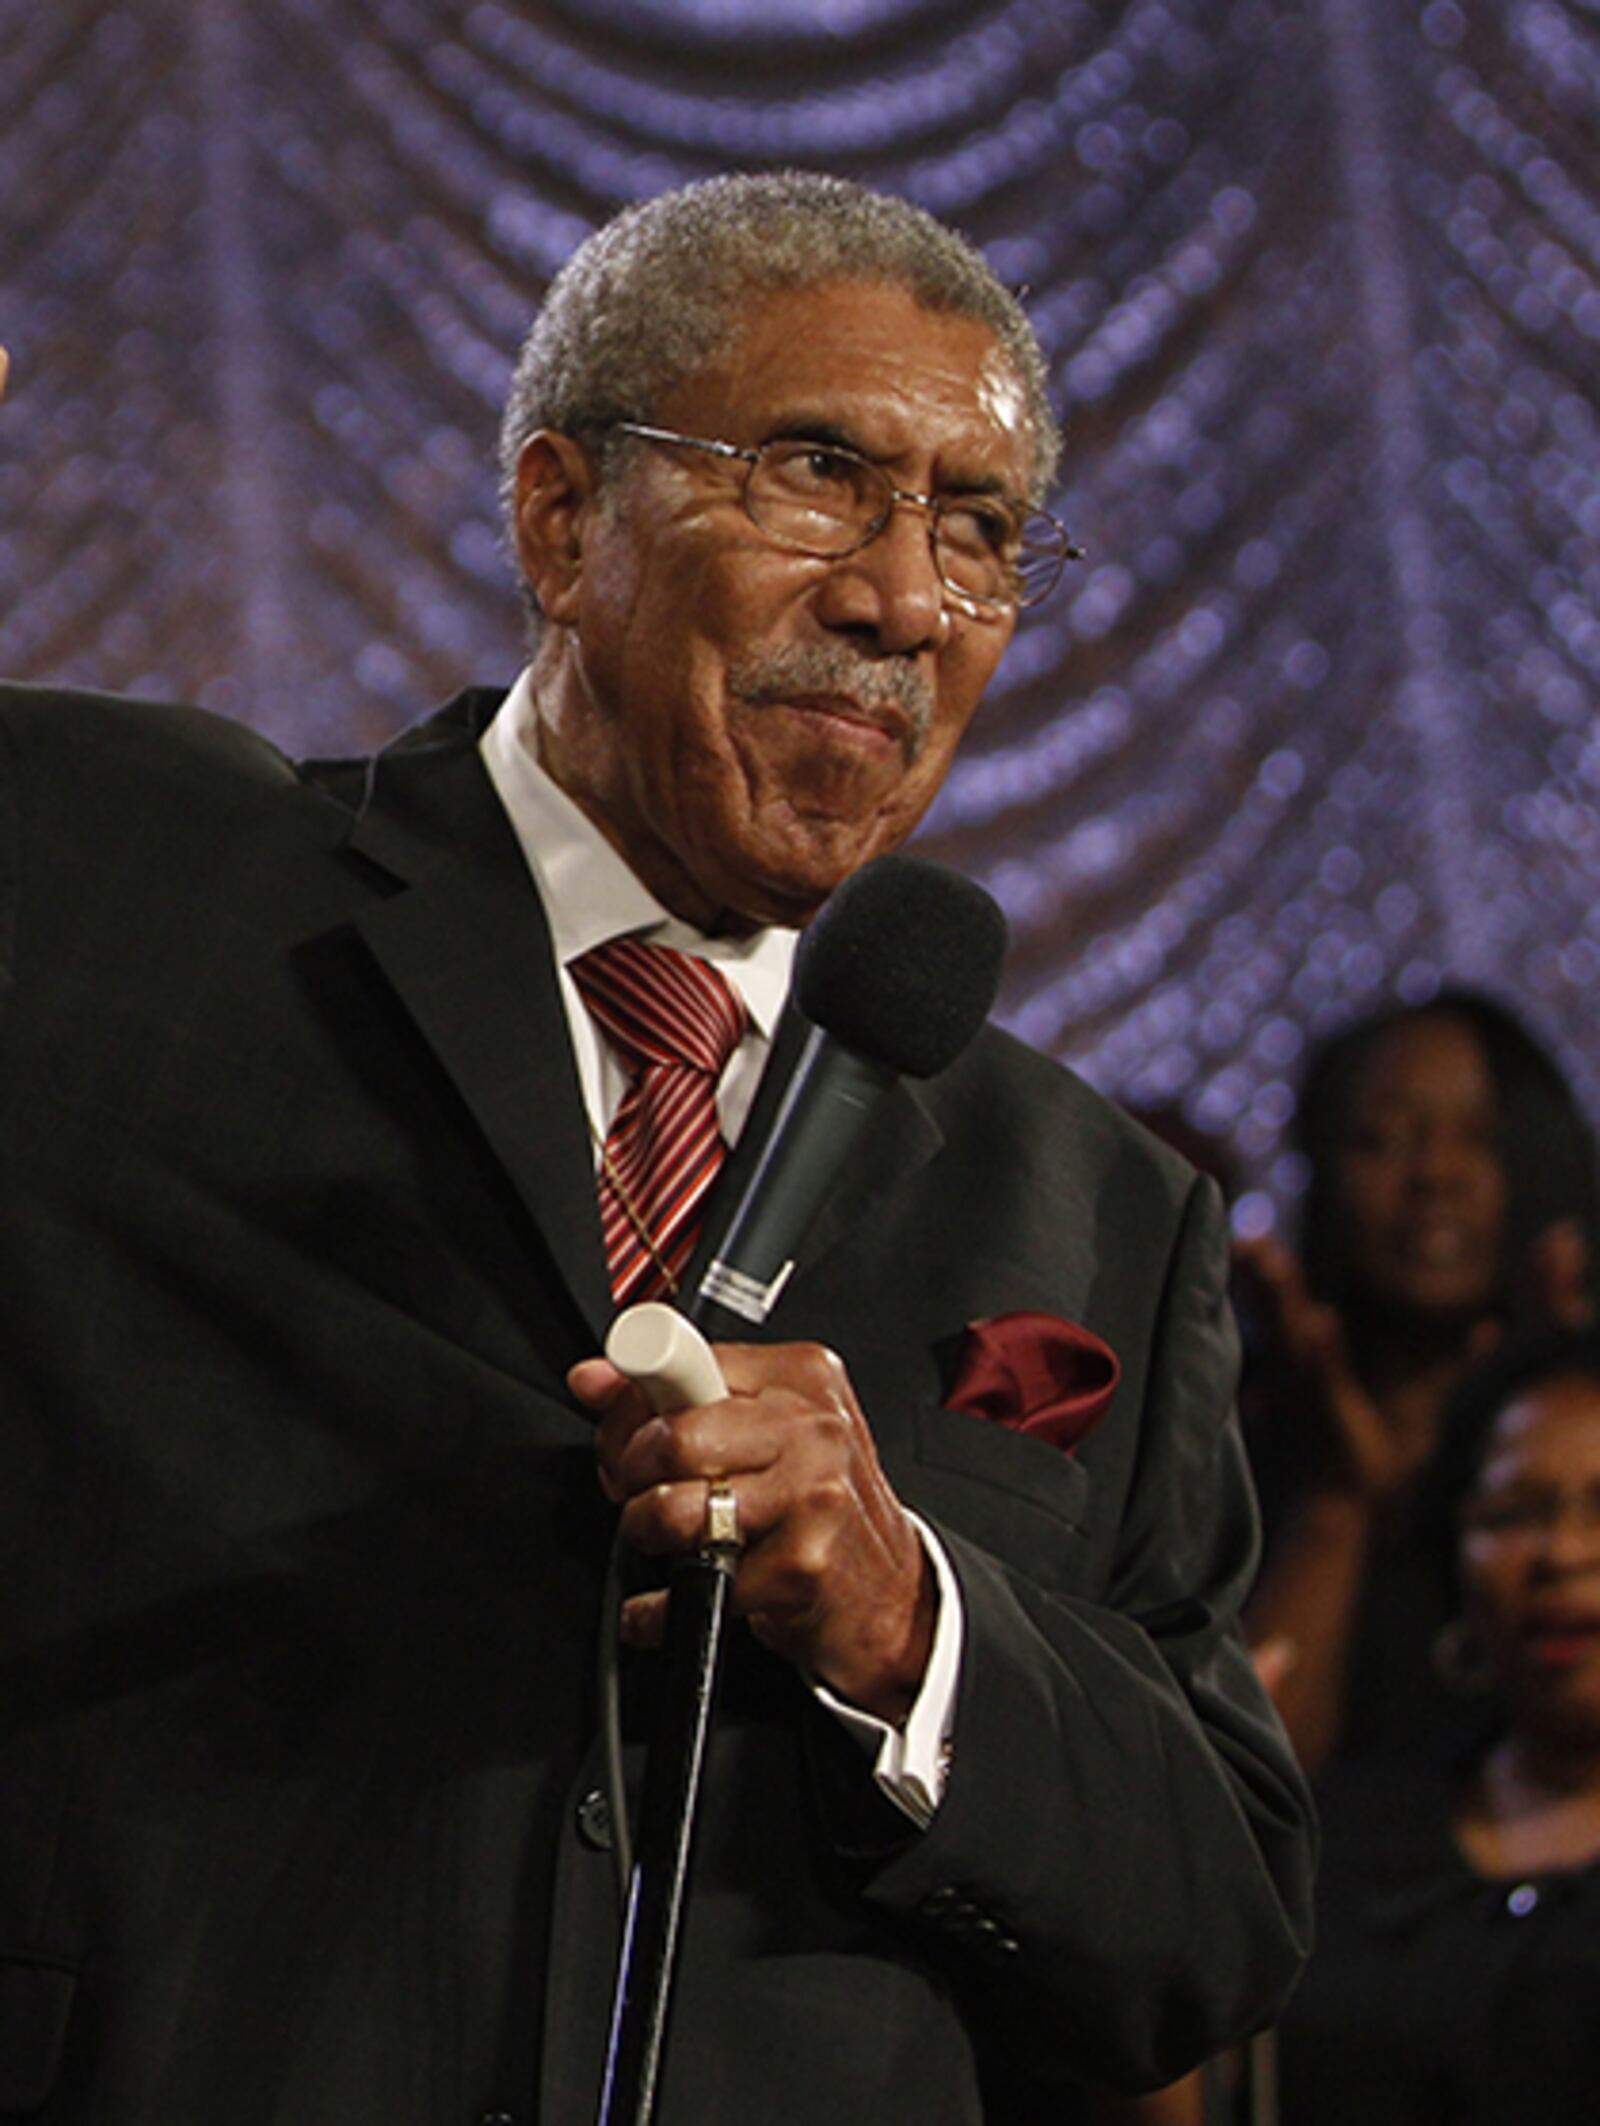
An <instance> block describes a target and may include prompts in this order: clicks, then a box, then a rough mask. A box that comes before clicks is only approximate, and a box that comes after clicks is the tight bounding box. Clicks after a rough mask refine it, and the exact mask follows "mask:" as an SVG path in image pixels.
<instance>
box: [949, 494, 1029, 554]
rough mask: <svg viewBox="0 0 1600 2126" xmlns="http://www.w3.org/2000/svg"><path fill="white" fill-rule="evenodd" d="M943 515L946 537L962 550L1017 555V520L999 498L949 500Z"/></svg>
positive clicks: (976, 552)
mask: <svg viewBox="0 0 1600 2126" xmlns="http://www.w3.org/2000/svg"><path fill="white" fill-rule="evenodd" d="M940 515H941V517H942V519H943V525H944V536H945V538H946V539H948V540H949V541H950V542H951V544H952V545H954V546H957V547H959V548H961V550H962V551H963V552H967V553H975V554H1000V555H1003V556H1004V557H1005V558H1006V559H1007V560H1010V559H1012V558H1013V557H1014V556H1015V554H1016V551H1017V546H1018V535H1017V526H1016V521H1015V519H1014V518H1013V517H1012V515H1011V512H1010V510H1008V509H1003V508H1001V506H1000V504H999V503H998V502H958V503H955V504H950V503H947V504H946V505H945V507H944V509H943V510H942V511H941V512H940Z"/></svg>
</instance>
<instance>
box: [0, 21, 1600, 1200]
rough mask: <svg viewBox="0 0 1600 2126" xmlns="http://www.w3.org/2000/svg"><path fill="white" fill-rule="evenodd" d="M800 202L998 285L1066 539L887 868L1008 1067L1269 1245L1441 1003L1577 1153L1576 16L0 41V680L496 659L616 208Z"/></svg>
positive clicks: (425, 702)
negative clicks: (937, 788)
mask: <svg viewBox="0 0 1600 2126" xmlns="http://www.w3.org/2000/svg"><path fill="white" fill-rule="evenodd" d="M785 164H802V165H807V166H812V167H818V168H823V169H829V170H835V171H839V172H842V173H845V174H848V175H852V176H858V177H862V178H864V179H866V180H868V181H869V182H872V183H875V184H879V185H881V186H884V187H886V188H890V189H895V190H899V191H902V192H904V193H906V194H907V195H909V196H910V197H912V198H914V199H916V200H918V201H919V202H921V203H922V204H924V205H926V206H928V207H930V208H932V209H933V210H934V211H935V212H936V213H939V214H941V215H944V216H946V217H947V218H949V219H950V220H952V221H954V222H956V223H957V224H958V225H959V226H961V227H962V228H964V229H965V230H966V231H967V232H968V234H969V235H971V236H972V237H973V238H974V239H976V240H977V241H978V242H979V243H980V244H982V245H983V246H984V248H985V250H986V251H987V253H988V255H989V257H990V258H991V259H992V261H993V262H994V264H995V266H996V267H997V268H998V270H999V271H1000V272H1001V273H1002V275H1004V276H1005V277H1006V278H1007V279H1008V280H1009V281H1011V282H1012V283H1014V284H1016V285H1017V286H1018V287H1020V288H1023V289H1025V291H1026V299H1027V301H1028V304H1029V307H1030V310H1031V313H1032V315H1033V317H1034V319H1035V322H1036V324H1037V326H1038V329H1039V331H1040V334H1041V336H1042V338H1043V340H1044V342H1045V345H1046V347H1047V349H1048V351H1049V354H1050V357H1051V361H1052V364H1053V368H1054V377H1055V389H1056V392H1057V396H1058V400H1059V404H1060V406H1061V409H1062V411H1063V413H1064V415H1065V417H1066V419H1067V423H1068V430H1069V450H1068V455H1067V460H1066V468H1065V477H1064V482H1063V485H1062V487H1061V490H1060V492H1059V495H1058V497H1057V506H1058V507H1059V509H1060V512H1061V513H1062V514H1063V515H1064V516H1065V517H1066V518H1067V520H1068V521H1069V523H1070V524H1071V525H1072V526H1073V527H1074V529H1075V530H1076V531H1078V532H1079V534H1080V535H1081V536H1082V537H1083V538H1084V539H1085V541H1086V542H1087V543H1088V544H1089V546H1090V548H1091V550H1092V551H1091V556H1090V559H1089V560H1088V561H1087V562H1086V563H1085V564H1084V565H1083V566H1082V567H1081V568H1080V570H1079V571H1078V572H1077V574H1076V575H1075V576H1074V577H1073V579H1072V580H1071V581H1070V583H1069V585H1068V586H1067V589H1066V590H1065V592H1064V593H1063V594H1061V595H1059V596H1058V599H1057V600H1056V601H1055V602H1054V603H1052V604H1050V605H1048V606H1046V607H1045V608H1044V609H1043V610H1042V611H1041V612H1040V613H1039V614H1037V615H1036V616H1032V617H1031V618H1030V619H1029V620H1028V621H1027V622H1026V623H1025V624H1024V627H1023V629H1022V631H1021V632H1020V633H1019V636H1018V639H1017V642H1016V644H1015V646H1014V648H1013V650H1012V652H1011V655H1010V658H1009V660H1008V665H1007V667H1006V670H1005V672H1004V674H1003V677H1002V683H1001V684H1000V686H999V687H998V689H997V690H996V692H995V693H994V695H993V697H992V699H991V701H990V703H989V705H988V707H987V708H986V710H985V712H984V714H983V716H982V719H981V721H980V723H979V725H978V726H977V727H976V729H975V732H974V735H973V738H972V740H971V743H970V747H969V751H968V753H967V754H966V756H965V758H964V759H963V761H962V762H961V764H960V765H959V766H958V768H957V771H956V773H955V775H954V777H953V779H952V781H951V783H950V785H949V787H948V789H947V790H946V792H945V794H944V797H943V798H942V800H941V802H940V804H939V807H938V809H937V811H936V813H935V814H934V816H933V818H932V820H931V822H930V824H929V827H928V829H927V830H926V832H925V835H924V846H925V847H926V848H927V849H928V850H929V851H930V852H931V853H934V854H937V855H942V856H944V857H946V858H948V859H949V860H951V861H952V862H955V863H957V864H959V865H961V866H962V867H963V868H965V869H967V870H969V871H971V872H972V873H973V874H974V875H975V876H977V877H980V878H982V879H983V880H985V881H986V882H987V883H988V884H989V885H990V886H991V887H992V888H993V890H994V891H995V892H996V893H997V894H998V895H999V896H1000V898H1001V900H1002V901H1003V902H1004V904H1005V906H1006V908H1007V910H1008V913H1009V915H1010V917H1011V921H1012V926H1013V949H1012V955H1011V961H1010V970H1009V975H1008V979H1007V987H1006V991H1005V999H1004V1008H1005V1016H1006V1017H1007V1019H1008V1020H1009V1022H1010V1023H1011V1024H1012V1025H1013V1026H1014V1027H1016V1028H1017V1030H1018V1031H1019V1032H1021V1033H1022V1034H1023V1035H1024V1036H1025V1037H1026V1038H1028V1039H1029V1040H1031V1041H1033V1042H1035V1043H1036V1044H1037V1045H1039V1046H1040V1047H1043V1048H1045V1049H1048V1050H1050V1051H1053V1052H1054V1053H1056V1054H1058V1055H1061V1056H1063V1057H1065V1058H1067V1059H1068V1060H1070V1061H1072V1062H1074V1063H1076V1064H1077V1065H1078V1066H1079V1067H1080V1068H1082V1069H1083V1070H1085V1071H1086V1072H1087V1074H1088V1075H1089V1076H1090V1077H1092V1078H1093V1079H1094V1080H1095V1081H1096V1082H1097V1083H1099V1084H1101V1085H1102V1086H1103V1087H1105V1088H1106V1089H1107V1090H1108V1091H1111V1092H1113V1093H1115V1094H1117V1095H1119V1096H1121V1097H1124V1098H1127V1099H1130V1100H1133V1101H1136V1102H1140V1103H1145V1104H1180V1103H1181V1105H1182V1106H1183V1108H1184V1110H1185V1111H1186V1113H1187V1115H1188V1117H1189V1119H1190V1120H1191V1121H1192V1122H1194V1123H1195V1124H1197V1125H1199V1126H1200V1127H1202V1128H1204V1129H1207V1130H1209V1131H1212V1132H1215V1133H1217V1134H1218V1135H1219V1136H1221V1137H1222V1138H1224V1139H1226V1140H1227V1141H1228V1143H1229V1144H1230V1146H1231V1148H1232V1150H1233V1152H1234V1153H1235V1155H1236V1156H1237V1158H1238V1159H1239V1161H1240V1164H1241V1168H1242V1171H1243V1174H1244V1176H1245V1179H1246V1182H1247V1185H1248V1188H1249V1191H1250V1193H1249V1195H1248V1196H1247V1200H1246V1202H1245V1204H1244V1207H1243V1211H1242V1213H1241V1216H1242V1219H1243V1221H1244V1222H1246V1223H1253V1222H1259V1221H1260V1219H1261V1218H1263V1217H1264V1216H1265V1215H1267V1213H1268V1210H1269V1207H1270V1203H1271V1201H1272V1200H1274V1199H1276V1200H1277V1201H1279V1202H1281V1201H1282V1200H1283V1199H1285V1198H1286V1197H1287V1196H1289V1195H1292V1193H1293V1191H1294V1187H1295V1183H1296V1175H1295V1172H1294V1162H1293V1160H1292V1158H1290V1157H1288V1156H1287V1155H1286V1154H1285V1153H1284V1150H1283V1125H1284V1122H1285V1119H1286V1117H1287V1115H1288V1113H1289V1110H1290V1107H1291V1103H1292V1086H1293V1082H1294V1079H1295V1075H1296V1072H1297V1069H1298V1065H1299V1058H1300V1056H1301V1052H1302V1050H1303V1047H1304V1044H1305V1042H1306V1041H1307V1039H1308V1038H1311V1037H1312V1036H1313V1035H1314V1034H1315V1033H1316V1032H1317V1031H1319V1030H1321V1029H1323V1028H1326V1027H1328V1026H1330V1025H1333V1024H1336V1023H1338V1022H1340V1021H1342V1020H1344V1019H1346V1018H1348V1017H1350V1016H1352V1015H1354V1014H1355V1013H1357V1012H1360V1011H1363V1010H1365V1009H1368V1008H1370V1007H1371V1006H1373V1005H1374V1004H1376V1003H1378V1002H1379V1001H1381V1000H1382V999H1384V998H1386V997H1388V996H1391V995H1396V994H1398V995H1402V996H1405V997H1408V998H1422V997H1425V996H1426V995H1428V994H1429V993H1430V992H1431V991H1432V990H1433V989H1434V988H1435V987H1436V986H1437V985H1438V984H1439V982H1440V981H1441V980H1445V979H1457V980H1468V981H1472V982H1475V983H1479V984H1481V985H1483V986H1485V987H1487V988H1490V989H1492V990H1494V991H1496V992H1497V993H1499V994H1500V995H1501V996H1503V997H1504V998H1506V999H1507V1000H1508V1001H1510V1002H1511V1003H1512V1004H1513V1005H1514V1006H1515V1007H1516V1008H1517V1009H1519V1010H1520V1011H1521V1012H1522V1013H1523V1014H1524V1016H1525V1017H1526V1018H1527V1019H1528V1020H1529V1021H1530V1023H1532V1024H1533V1025H1534V1026H1535V1028H1536V1029H1537V1030H1539V1031H1540V1032H1541V1033H1542V1034H1543V1035H1544V1036H1545V1037H1546V1038H1547V1039H1548V1040H1549V1041H1550V1042H1551V1043H1552V1044H1553V1045H1554V1046H1555V1047H1556V1049H1557V1051H1558V1053H1559V1054H1560V1055H1561V1057H1562V1059H1563V1061H1564V1062H1565V1063H1566V1065H1567V1067H1568V1068H1569V1070H1570V1071H1571V1072H1572V1073H1573V1075H1574V1077H1575V1078H1576V1080H1577V1081H1578V1083H1579V1084H1580V1087H1581V1088H1582V1090H1583V1092H1584V1094H1585V1097H1586V1099H1588V1101H1589V1102H1590V1103H1591V1105H1593V1104H1594V1102H1595V1100H1596V1096H1597V1094H1600V1059H1597V1057H1596V1054H1595V1041H1594V1032H1595V1024H1596V1014H1595V1007H1594V1004H1593V1002H1592V997H1593V993H1594V991H1595V988H1596V984H1597V979H1600V906H1597V897H1596V892H1595V887H1596V884H1597V881H1600V815H1597V810H1596V805H1597V789H1600V737H1597V735H1596V726H1595V717H1594V705H1595V701H1596V691H1597V690H1596V679H1597V674H1600V610H1597V607H1600V598H1597V592H1600V421H1597V413H1600V0H1496V4H1495V5H1493V6H1490V5H1480V4H1478V0H1459V4H1458V0H1427V4H1419V0H1300V4H1292V0H1121V4H1115V0H980V4H972V0H582V4H579V0H565V4H560V5H555V4H552V5H545V6H535V5H521V6H518V5H513V4H509V0H508V4H498V0H485V4H468V0H437V4H435V5H431V6H430V5H424V4H422V0H364V4H362V0H255V4H247V0H164V4H162V5H159V6H136V5H131V4H130V5H129V6H127V7H126V8H118V7H115V6H111V5H104V4H101V5H96V4H92V0H51V4H50V5H49V6H47V7H45V6H40V5H38V0H0V337H3V338H4V339H5V340H6V342H7V343H8V344H9V345H10V346H11V348H12V351H13V355H14V358H15V363H16V370H15V373H14V400H13V403H11V404H10V405H8V407H7V408H6V409H5V411H4V413H3V414H0V672H4V673H5V674H7V675H8V676H13V677H23V678H39V679H46V678H49V679H57V680H63V681H72V682H77V683H85V684H89V685H94V686H105V687H113V688H118V689H129V690H135V691H139V692H146V693H156V694H162V695H174V694H175V695H179V696H183V697H186V698H189V699H195V700H199V701H202V702H206V703H208V704H211V705H212V706H215V707H218V708H221V709H224V710H226V711H227V712H228V713H230V714H233V715H236V716H240V717H242V718H245V719H246V720H248V721H250V722H252V723H254V724H256V725H257V726H259V727H260V728H261V729H263V730H265V731H267V732H269V733H270V734H271V735H272V736H273V737H275V738H277V739H278V740H279V741H280V742H282V743H284V744H285V745H287V746H289V747H290V748H291V749H293V750H297V751H309V752H332V751H345V750H350V749H354V748H358V747H359V748H364V747H367V746H370V745H371V744H373V743H375V742H378V741H381V740H382V739H383V738H385V737H386V736H387V735H388V734H389V733H391V732H393V731H394V730H396V729H397V728H399V727H400V726H401V725H402V724H404V723H406V722H408V721H410V720H411V719H412V718H413V717H414V716H415V715H417V714H419V713H420V712H422V711H423V710H424V709H425V708H426V707H427V706H429V705H430V703H431V702H432V701H433V700H435V699H436V698H438V697H440V696H442V695H444V694H446V693H447V692H450V691H452V690H453V689H454V688H455V687H456V686H457V685H459V684H460V683H462V682H463V681H464V680H469V679H476V680H502V679H506V678H508V677H509V676H510V675H511V673H512V672H513V671H514V670H515V667H516V664H517V660H518V647H519V644H518V621H517V612H516V604H515V599H514V596H513V593H512V586H511V580H510V575H509V571H508V568H507V565H506V562H505V560H504V557H503V554H502V550H501V547H500V541H499V533H498V528H497V523H496V512H495V501H494V476H493V471H492V466H491V450H492V443H493V436H494V429H495V421H496V409H497V405H498V401H499V399H500V396H501V392H502V390H503V387H504V384H505V381H506V378H507V374H508V368H509V362H510V357H511V354H512V351H513V349H514V347H515V344H516V342H517V340H518V338H519V336H520V334H521V331H522V329H523V327H524V325H525V323H526V320H527V318H528V316H529V313H530V312H531V310H532V308H533V306H534V305H535V304H536V302H537V300H538V297H539V294H540V291H541V289H542V287H543V285H544V283H545V282H546V280H547V279H548V277H549V275H550V274H551V272H552V271H553V269H554V268H555V267H556V266H557V265H558V264H559V262H560V261H561V259H562V258H563V257H564V256H565V255H566V254H567V252H568V251H569V250H570V249H571V247H572V246H573V244H574V243H575V242H576V241H577V240H578V239H579V238H580V237H581V236H582V235H583V234H584V233H585V232H586V231H587V230H589V229H590V228H592V227H593V226H594V225H595V223H596V222H598V221H600V220H601V219H603V218H604V217H605V216H607V215H608V214H610V213H611V212H612V211H613V210H614V209H616V208H617V207H619V206H621V205H622V204H624V203H625V202H627V201H628V200H631V199H634V198H638V197H640V196H643V195H645V194H648V193H651V192H654V191H658V190H660V189H661V188H663V187H664V186H667V185H670V184H673V183H677V182H679V181H681V180H684V179H687V178H691V177H696V176H701V175H706V174H710V173H712V172H715V171H718V170H725V169H735V168H746V169H754V168H767V167H775V166H781V165H785Z"/></svg>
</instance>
